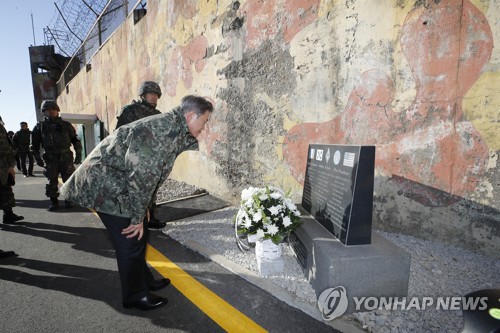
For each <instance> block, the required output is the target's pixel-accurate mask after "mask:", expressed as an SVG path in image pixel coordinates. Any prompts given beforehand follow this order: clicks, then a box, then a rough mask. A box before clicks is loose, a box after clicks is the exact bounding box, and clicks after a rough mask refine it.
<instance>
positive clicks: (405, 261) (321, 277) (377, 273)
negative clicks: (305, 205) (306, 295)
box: [290, 211, 411, 313]
mask: <svg viewBox="0 0 500 333" xmlns="http://www.w3.org/2000/svg"><path fill="white" fill-rule="evenodd" d="M302 214H303V215H302V221H303V224H302V225H301V226H300V227H299V228H298V229H297V230H296V231H295V235H294V236H293V237H291V239H290V241H291V244H292V248H293V249H294V251H295V253H296V255H297V259H298V261H299V262H300V263H301V264H302V268H303V270H304V273H305V275H306V277H307V278H308V280H309V282H310V283H311V285H312V287H313V288H314V290H315V292H316V296H317V297H319V295H320V294H321V293H322V292H323V291H324V290H325V289H327V288H334V287H338V286H342V287H344V288H345V289H346V292H347V298H348V301H349V305H348V308H347V311H346V313H353V312H356V311H363V310H364V309H360V310H356V308H355V302H354V299H353V297H357V298H358V299H360V298H361V297H404V296H406V295H407V294H408V281H409V276H410V261H411V256H410V254H409V253H408V252H406V251H404V250H403V249H401V248H400V247H398V246H397V245H395V244H394V243H392V242H390V241H388V240H387V239H385V238H383V237H382V236H380V235H378V234H376V233H373V235H372V243H371V244H369V245H356V246H345V245H343V244H342V243H341V242H340V241H339V240H338V239H336V238H335V237H334V236H332V235H331V234H329V233H328V232H325V229H324V228H323V227H322V226H321V225H320V224H319V223H318V222H317V221H315V220H314V219H313V218H312V217H311V216H310V215H308V214H307V213H305V212H304V211H303V212H302Z"/></svg>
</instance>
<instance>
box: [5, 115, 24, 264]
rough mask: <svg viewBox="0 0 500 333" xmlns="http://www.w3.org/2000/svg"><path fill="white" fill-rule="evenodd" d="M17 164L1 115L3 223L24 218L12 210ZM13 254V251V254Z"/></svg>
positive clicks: (14, 200) (14, 203) (14, 202)
mask: <svg viewBox="0 0 500 333" xmlns="http://www.w3.org/2000/svg"><path fill="white" fill-rule="evenodd" d="M15 165H16V160H15V158H14V150H13V149H12V145H11V142H10V139H9V137H8V136H7V131H6V130H5V127H4V123H3V120H2V117H0V199H1V200H0V206H1V208H2V210H3V223H5V224H12V223H15V222H17V221H20V220H22V219H24V217H22V216H18V215H16V214H14V212H13V211H12V207H14V206H15V205H16V199H15V198H14V192H12V186H13V185H14V184H15V179H16V172H15V170H14V166H15ZM2 253H3V254H2ZM5 253H7V254H8V253H9V252H3V251H2V252H1V253H0V257H2V256H6V255H5ZM13 254H14V253H13V252H12V254H11V255H13Z"/></svg>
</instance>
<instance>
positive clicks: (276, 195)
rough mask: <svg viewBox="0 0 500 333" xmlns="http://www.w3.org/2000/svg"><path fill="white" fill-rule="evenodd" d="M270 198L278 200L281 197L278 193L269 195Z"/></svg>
mask: <svg viewBox="0 0 500 333" xmlns="http://www.w3.org/2000/svg"><path fill="white" fill-rule="evenodd" d="M269 195H270V196H271V198H273V199H279V198H281V197H282V195H281V193H279V192H272V193H271V194H269Z"/></svg>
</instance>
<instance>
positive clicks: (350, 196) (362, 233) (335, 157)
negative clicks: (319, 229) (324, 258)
mask: <svg viewBox="0 0 500 333" xmlns="http://www.w3.org/2000/svg"><path fill="white" fill-rule="evenodd" d="M374 171H375V147H374V146H351V145H325V144H312V145H310V146H309V154H308V158H307V169H306V177H305V182H304V191H303V196H302V207H303V208H304V209H305V210H306V211H307V212H308V213H309V214H311V216H312V217H313V218H314V219H315V220H316V221H318V222H319V223H320V224H321V225H322V226H323V227H325V229H326V230H328V231H329V232H330V233H331V234H332V235H334V236H335V237H336V238H338V239H339V240H340V242H341V243H342V244H344V245H364V244H370V243H371V234H372V207H373V176H374Z"/></svg>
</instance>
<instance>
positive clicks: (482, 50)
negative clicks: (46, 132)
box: [58, 0, 500, 256]
mask: <svg viewBox="0 0 500 333" xmlns="http://www.w3.org/2000/svg"><path fill="white" fill-rule="evenodd" d="M499 16H500V3H499V2H498V1H493V0H490V1H488V0H474V1H469V0H463V1H462V0H441V1H438V0H435V1H432V0H429V1H416V2H415V1H405V0H400V1H396V2H395V1H392V0H381V1H371V2H367V1H361V0H350V1H328V0H300V1H299V0H293V1H292V0H269V1H259V0H246V1H230V0H222V1H221V0H219V1H215V0H208V1H195V0H186V1H180V0H175V1H148V13H147V15H146V16H145V17H144V18H143V19H142V20H141V21H139V22H138V23H137V24H135V25H134V23H133V19H132V18H131V17H129V18H128V19H127V21H126V22H125V23H124V24H123V25H122V26H121V27H120V28H119V29H118V30H117V31H116V32H115V34H114V35H113V36H112V37H111V38H110V39H109V40H108V41H107V43H106V44H105V45H104V46H103V47H102V48H101V50H100V51H99V52H98V53H97V54H96V55H95V56H94V57H93V58H92V70H90V71H88V72H86V71H81V72H80V73H79V74H78V76H77V77H76V78H75V79H73V80H72V81H71V82H70V83H69V85H68V87H67V92H63V93H62V94H60V96H59V97H58V103H59V104H60V105H61V106H62V108H63V109H64V110H68V111H69V110H71V111H72V112H75V113H85V114H91V113H95V114H96V115H97V116H98V117H99V119H101V120H102V121H104V122H105V123H106V129H108V131H112V130H113V129H114V127H115V124H116V113H117V112H118V111H119V110H120V108H121V107H122V106H123V105H125V104H127V103H129V102H130V101H131V99H133V98H136V90H137V87H138V85H139V84H140V82H141V81H143V80H146V79H147V80H155V81H158V82H159V83H160V85H161V86H162V89H164V96H163V98H162V99H160V101H159V104H158V108H159V109H160V110H162V111H167V110H169V109H170V108H172V107H173V106H175V105H177V104H178V102H179V101H180V99H181V98H182V97H183V96H184V95H186V94H188V93H193V94H199V95H203V96H208V97H209V98H210V99H211V100H212V101H213V102H214V103H215V105H216V109H217V111H216V112H215V113H214V115H213V117H212V120H211V121H210V123H209V126H208V128H207V130H206V132H205V133H204V134H203V135H202V137H201V151H200V153H193V152H191V153H185V154H183V155H182V156H181V158H180V159H179V160H178V162H177V163H176V167H175V168H174V172H173V175H172V176H173V177H175V178H177V179H179V180H183V181H186V182H188V183H192V184H195V185H198V186H201V187H204V188H206V189H208V190H209V191H210V192H211V193H214V194H217V195H219V196H221V197H223V198H224V199H226V200H229V201H232V202H237V201H238V198H239V193H240V191H241V189H242V188H243V187H245V186H248V185H259V186H260V185H264V184H272V185H276V186H280V187H282V188H285V189H288V188H291V189H292V190H293V193H294V195H295V197H296V198H297V199H298V198H299V197H300V194H301V185H302V182H303V178H304V171H305V166H306V152H307V146H308V144H309V143H310V142H316V143H347V144H349V143H351V144H366V145H367V144H372V145H376V147H377V153H376V156H377V157H376V177H377V182H376V187H375V212H376V213H375V214H374V225H375V226H376V227H378V228H381V229H385V230H397V231H401V232H407V233H409V234H413V235H417V236H422V237H426V238H433V239H441V240H444V241H447V242H450V243H454V244H461V245H463V246H466V247H470V248H474V249H476V250H478V251H481V252H483V253H489V254H492V255H496V256H498V253H500V251H499V250H500V237H499V224H500V171H498V155H499V152H500V140H499V135H500V121H499V119H500V114H499V112H500V111H499V110H500V50H499V48H498V47H495V46H496V45H498V44H499V43H500V18H499ZM381 18H383V19H381Z"/></svg>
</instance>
